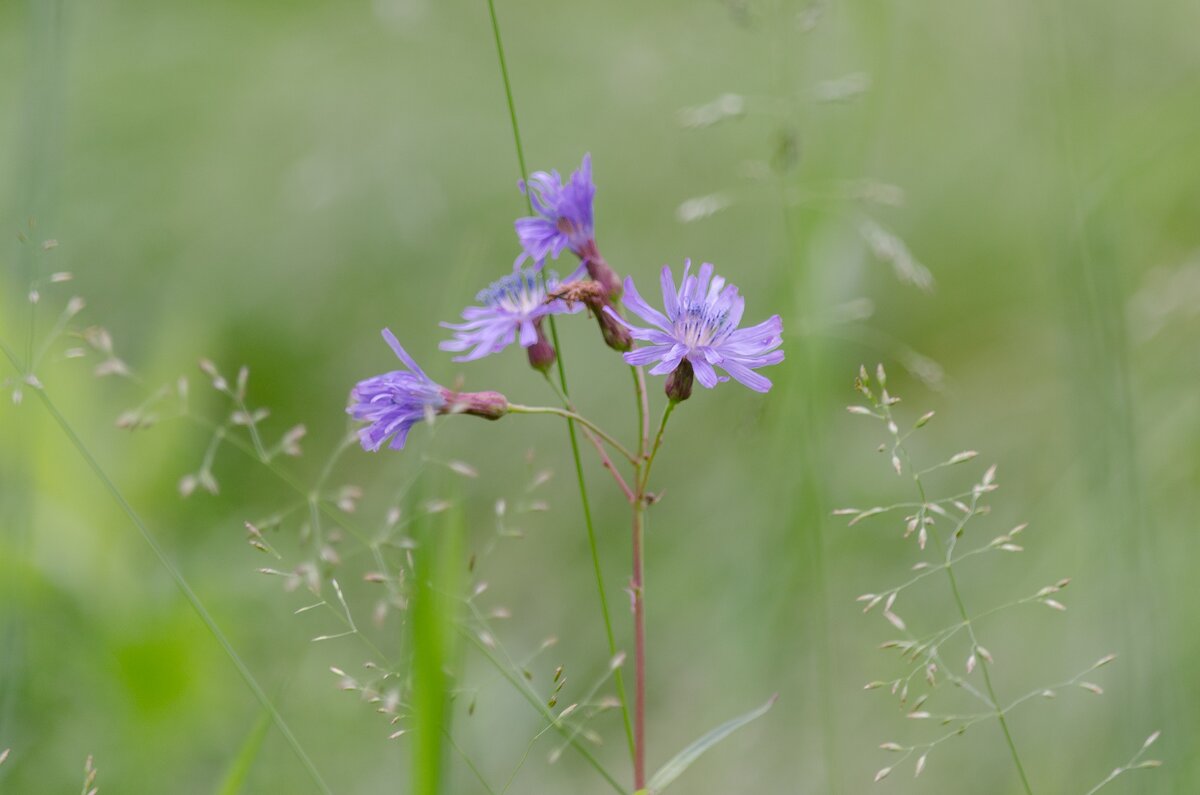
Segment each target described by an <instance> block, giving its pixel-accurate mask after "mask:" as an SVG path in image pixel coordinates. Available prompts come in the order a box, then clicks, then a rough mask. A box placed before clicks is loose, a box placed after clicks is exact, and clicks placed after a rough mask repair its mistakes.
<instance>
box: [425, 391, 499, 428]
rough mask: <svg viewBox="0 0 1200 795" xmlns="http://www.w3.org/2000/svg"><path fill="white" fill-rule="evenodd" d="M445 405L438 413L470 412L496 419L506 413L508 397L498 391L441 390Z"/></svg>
mask: <svg viewBox="0 0 1200 795" xmlns="http://www.w3.org/2000/svg"><path fill="white" fill-rule="evenodd" d="M442 397H443V398H444V399H445V401H446V402H445V405H443V406H442V407H441V408H440V409H439V410H438V412H437V413H438V414H470V415H471V416H473V417H483V418H484V419H485V420H498V419H500V418H501V417H503V416H504V415H505V414H507V413H508V398H506V397H504V395H501V394H500V393H499V392H455V391H453V390H450V389H443V390H442Z"/></svg>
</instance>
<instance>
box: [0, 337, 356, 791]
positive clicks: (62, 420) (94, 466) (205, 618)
mask: <svg viewBox="0 0 1200 795" xmlns="http://www.w3.org/2000/svg"><path fill="white" fill-rule="evenodd" d="M0 350H2V351H3V352H4V355H5V356H6V357H8V360H9V362H10V363H11V364H12V366H13V368H14V369H16V370H17V371H18V372H20V370H21V368H20V365H19V364H18V361H17V358H16V356H15V355H14V354H13V352H12V350H10V349H9V347H8V346H7V345H5V344H4V343H3V342H0ZM33 391H34V392H36V393H37V396H38V398H40V399H41V401H42V405H43V406H45V407H46V410H47V411H48V412H49V413H50V416H51V417H53V418H54V421H55V423H57V424H58V427H59V429H61V430H62V432H63V434H64V435H65V436H66V437H67V439H68V440H69V441H70V442H71V444H72V445H73V446H74V447H75V449H76V451H77V452H78V453H79V455H80V456H81V457H82V458H83V460H84V462H85V463H87V465H88V467H89V468H91V470H92V472H93V473H94V474H95V475H96V477H97V478H98V479H99V480H100V482H101V483H103V484H104V487H105V489H107V490H108V492H109V494H111V495H112V497H113V499H114V500H116V502H117V504H118V505H119V506H120V507H121V510H122V511H124V512H125V515H126V516H127V517H129V521H130V522H132V523H133V525H134V527H136V528H137V530H138V532H139V533H141V536H142V539H143V540H144V541H145V542H146V544H147V545H148V546H149V547H150V549H151V550H152V551H153V552H154V554H155V556H156V557H157V558H158V561H159V563H161V564H162V567H163V568H164V569H166V570H167V573H168V574H170V575H171V579H173V580H174V581H175V585H176V587H178V588H179V591H180V593H182V594H183V596H184V598H185V599H187V601H188V603H189V604H190V605H191V607H192V609H193V610H194V611H195V612H196V615H198V616H199V617H200V620H201V621H202V622H203V623H204V625H205V627H207V628H208V631H209V633H210V634H211V635H212V636H213V637H214V638H215V639H216V641H217V643H218V644H219V645H220V646H221V648H222V649H223V650H224V651H225V654H226V656H228V657H229V659H230V661H231V662H232V663H233V665H234V667H235V668H236V669H237V672H238V673H239V674H240V675H241V677H242V680H243V681H245V683H246V686H247V687H249V688H250V692H251V693H253V694H254V697H255V698H256V699H257V700H258V703H259V704H261V705H262V707H263V709H265V710H266V711H267V712H269V713H270V714H271V720H272V721H273V722H274V723H275V726H276V728H278V729H279V733H280V734H282V735H283V737H284V739H285V740H286V741H287V744H288V745H289V746H291V749H292V752H293V753H295V754H296V757H297V758H298V759H299V760H300V763H301V764H302V765H303V766H304V768H305V770H306V771H307V772H308V775H309V777H310V778H311V779H312V780H313V783H314V784H316V785H317V788H318V789H319V790H320V791H321V792H323V793H326V795H332V792H333V791H332V790H331V789H330V788H329V785H328V784H326V783H325V780H324V779H323V778H321V774H320V772H319V771H318V770H317V767H316V765H315V764H314V763H313V761H312V759H311V758H310V757H309V755H308V754H307V753H306V752H305V750H304V748H303V746H301V745H300V741H299V740H298V739H296V735H295V734H293V733H292V729H291V727H290V726H288V724H287V722H286V721H285V720H284V719H283V715H281V714H280V713H279V710H278V709H276V708H275V705H274V704H273V703H272V702H271V699H270V697H269V696H268V695H267V693H266V691H265V690H263V688H262V686H261V685H260V684H259V683H258V680H257V679H255V678H254V674H252V673H251V672H250V668H249V667H248V666H247V665H246V663H245V662H244V661H243V660H242V658H241V655H239V654H238V653H237V651H236V650H234V648H233V644H232V643H230V641H229V638H227V637H226V636H225V633H224V632H222V631H221V628H220V627H219V626H218V625H217V622H216V620H215V619H214V618H213V617H212V615H211V614H210V613H209V612H208V609H207V608H206V607H205V606H204V603H203V602H201V601H200V597H199V596H197V595H196V592H195V591H193V590H192V587H191V585H189V584H188V581H187V579H185V578H184V576H183V572H181V571H180V570H179V569H178V568H177V567H176V566H175V564H174V563H172V562H171V559H170V558H169V557H168V556H167V552H166V550H165V549H164V548H163V547H162V545H161V544H159V542H158V539H156V538H155V537H154V535H153V534H151V532H150V528H149V527H147V526H146V523H145V522H144V521H143V520H142V517H141V516H140V515H139V514H138V513H137V511H135V510H134V509H133V506H132V505H130V504H129V502H128V501H127V500H126V499H125V495H123V494H122V493H121V491H120V489H118V488H117V486H116V484H115V483H113V481H112V479H111V478H109V476H108V475H107V473H105V471H104V469H103V468H102V467H101V466H100V463H99V462H98V461H97V460H96V458H95V457H94V456H93V455H92V453H91V451H90V450H88V448H87V446H86V445H84V443H83V440H82V439H80V438H79V436H78V435H77V434H76V433H75V430H74V428H72V427H71V425H70V423H68V422H67V419H66V417H64V416H63V415H62V414H61V413H60V412H59V410H58V407H57V406H55V405H54V403H53V402H52V401H51V400H50V396H49V395H47V394H46V391H45V390H44V389H36V390H33Z"/></svg>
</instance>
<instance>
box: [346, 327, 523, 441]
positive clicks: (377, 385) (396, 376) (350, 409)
mask: <svg viewBox="0 0 1200 795" xmlns="http://www.w3.org/2000/svg"><path fill="white" fill-rule="evenodd" d="M383 339H384V340H385V341H386V342H387V344H388V345H389V346H391V349H392V351H393V352H394V353H395V354H396V357H397V358H399V359H400V361H401V362H402V363H403V364H404V366H405V367H406V368H407V369H405V370H393V371H392V372H390V373H384V374H382V375H377V376H373V377H371V378H367V379H365V380H363V381H359V382H358V383H357V384H356V385H355V386H354V389H353V390H351V392H350V405H349V406H347V408H346V413H347V414H349V415H350V416H351V417H353V418H354V419H356V420H358V421H359V422H365V423H368V424H367V425H366V426H365V427H363V428H361V429H359V431H358V439H359V442H361V443H362V446H363V449H364V450H369V451H371V452H374V451H376V450H378V449H379V448H380V447H382V446H383V444H384V442H387V441H388V440H389V439H391V444H390V445H388V446H389V447H391V448H392V449H393V450H400V449H402V448H403V447H404V442H405V440H406V439H407V438H408V432H409V430H411V429H412V426H414V425H416V424H417V423H418V422H420V421H421V420H423V419H426V418H430V417H433V416H434V415H436V414H460V413H461V414H472V415H474V416H477V417H484V418H485V419H490V420H495V419H499V418H500V417H503V416H504V415H505V414H506V413H508V401H507V400H506V399H505V397H504V396H503V395H501V394H500V393H498V392H454V391H452V390H449V389H446V388H445V387H444V386H441V385H439V384H437V383H436V382H434V381H433V379H431V378H430V377H429V376H427V375H425V371H424V370H422V369H421V368H420V367H418V366H417V363H416V362H415V361H413V359H412V357H411V356H409V355H408V352H407V351H406V350H404V348H403V346H401V345H400V342H399V341H398V340H397V339H396V337H395V335H394V334H392V332H391V330H389V329H384V330H383Z"/></svg>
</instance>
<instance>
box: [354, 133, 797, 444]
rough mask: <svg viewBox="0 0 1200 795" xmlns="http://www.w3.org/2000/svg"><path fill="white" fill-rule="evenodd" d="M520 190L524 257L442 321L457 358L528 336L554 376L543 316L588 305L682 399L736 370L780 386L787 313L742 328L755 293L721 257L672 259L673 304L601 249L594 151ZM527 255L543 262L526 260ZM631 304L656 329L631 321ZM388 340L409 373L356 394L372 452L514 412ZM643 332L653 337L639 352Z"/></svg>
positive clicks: (618, 344)
mask: <svg viewBox="0 0 1200 795" xmlns="http://www.w3.org/2000/svg"><path fill="white" fill-rule="evenodd" d="M518 187H519V188H520V190H521V192H522V193H524V194H526V195H527V196H528V198H529V204H530V207H531V208H532V209H533V211H534V212H535V215H534V216H531V217H527V218H518V219H517V221H516V222H515V229H516V233H517V239H518V242H519V243H520V245H521V249H522V251H521V254H520V255H519V256H518V257H517V259H516V263H515V265H514V268H513V271H512V272H511V273H508V274H505V275H503V276H501V277H500V278H498V279H497V280H496V281H494V282H492V283H491V284H490V285H489V286H488V287H486V288H485V289H483V290H482V291H480V292H479V293H478V295H477V296H476V302H477V303H476V304H475V305H472V306H468V307H467V308H466V309H464V310H463V311H462V320H461V322H456V323H443V324H442V326H444V327H445V328H447V329H449V330H450V331H451V332H452V334H451V337H450V339H448V340H445V341H443V342H442V343H441V344H440V347H441V349H442V350H444V351H450V352H453V353H457V354H459V355H458V356H456V357H455V358H454V360H455V361H458V362H469V361H475V360H478V359H482V358H484V357H486V356H491V355H493V354H497V353H500V352H501V351H503V350H504V349H506V348H508V347H509V346H511V345H513V344H514V343H516V344H519V345H520V346H521V347H522V348H524V349H525V350H526V352H527V355H528V358H529V363H530V364H531V365H532V366H533V367H535V368H537V369H540V370H542V371H543V372H547V371H548V370H549V368H550V366H551V365H552V364H553V363H554V361H555V358H556V351H555V350H554V346H553V345H552V344H551V341H550V340H549V339H547V337H546V334H545V333H544V330H543V323H544V322H545V321H546V320H547V318H550V321H549V322H551V323H553V316H554V315H571V314H577V313H579V312H581V311H583V309H584V308H585V307H586V308H587V309H588V310H589V311H590V313H591V314H593V315H594V316H595V318H596V320H597V321H598V323H599V326H600V331H601V334H602V336H603V338H604V341H605V343H606V344H607V345H608V346H609V347H610V348H613V349H615V350H617V351H620V352H622V354H623V356H624V359H625V361H626V362H628V363H629V364H630V365H632V366H634V367H643V366H650V365H652V367H651V369H650V374H651V375H665V376H667V381H666V384H665V391H666V394H667V396H668V398H669V399H670V400H671V401H672V402H673V403H677V402H679V401H682V400H686V399H687V398H688V397H690V395H691V390H692V383H693V381H699V382H700V385H701V386H703V387H706V388H708V389H711V388H713V387H715V386H716V385H717V384H718V383H720V382H722V381H727V380H729V379H730V378H732V379H734V380H736V381H738V382H740V383H741V384H744V385H745V386H747V387H749V388H750V389H753V390H755V391H757V392H766V391H768V390H769V389H770V388H771V381H770V380H769V379H767V378H766V377H764V376H762V375H760V374H759V373H758V372H756V370H758V369H759V368H761V367H765V366H767V365H772V364H778V363H779V362H781V361H783V352H782V351H781V350H779V347H780V345H781V344H782V342H783V336H782V335H783V324H782V321H781V320H780V319H779V316H778V315H774V316H772V317H771V318H769V319H767V320H765V321H763V322H762V323H759V324H757V325H754V326H750V327H748V328H739V327H738V326H739V324H740V323H741V320H742V313H743V310H744V308H745V300H744V299H743V298H742V296H741V295H740V294H739V293H738V290H737V288H736V287H735V286H734V285H732V284H729V283H727V282H726V280H725V279H724V278H722V277H721V276H718V275H715V273H714V268H713V266H712V265H711V264H710V263H707V262H706V263H704V264H703V265H701V266H700V268H699V270H698V271H697V272H696V273H692V269H691V262H690V261H688V262H687V263H686V264H685V265H684V270H683V278H682V281H681V283H680V285H679V286H678V287H676V285H675V280H674V278H673V277H672V275H671V270H670V268H669V267H667V266H663V269H662V274H661V284H662V297H663V311H659V310H658V309H655V308H654V307H652V306H651V305H650V304H649V303H647V302H646V300H645V299H644V298H642V296H641V294H640V293H639V292H638V290H637V287H636V286H635V285H634V282H633V279H632V278H626V279H625V280H624V282H622V281H621V279H620V278H619V277H618V276H617V274H616V273H615V272H614V271H613V270H612V268H611V267H609V265H608V263H607V262H606V261H605V260H604V257H603V256H601V254H600V250H599V248H598V246H597V245H596V236H595V215H594V211H593V203H594V199H595V195H596V186H595V183H594V182H593V181H592V163H591V156H590V155H585V156H584V158H583V162H582V164H581V165H580V167H579V168H578V169H577V170H576V171H574V172H573V173H572V174H571V176H570V179H569V180H567V181H566V182H564V181H563V179H562V177H561V176H560V175H559V173H558V172H557V171H550V172H545V171H538V172H535V173H534V174H533V175H532V176H531V177H530V178H529V181H528V182H527V183H526V182H524V181H522V182H519V183H518ZM564 250H569V251H571V253H573V254H574V255H575V256H576V257H578V259H579V261H580V266H579V268H578V269H577V270H576V271H575V272H574V273H572V274H571V275H570V276H569V277H568V278H567V279H566V280H564V281H560V280H559V279H558V277H557V276H556V275H555V274H554V273H553V272H550V271H549V270H547V269H546V268H545V262H546V259H547V258H551V259H557V258H558V257H559V255H561V254H562V252H563V251H564ZM527 261H528V262H529V263H531V264H529V265H525V263H526V262H527ZM622 303H623V304H624V306H626V307H628V309H629V311H631V312H632V313H633V314H635V315H637V316H638V317H639V318H641V319H642V320H643V321H645V322H646V323H648V324H649V327H640V326H635V325H633V324H632V323H630V322H629V321H628V320H626V319H625V318H624V317H622V315H621V306H622ZM383 336H384V339H385V340H386V341H387V343H388V345H390V346H391V348H392V350H393V351H394V352H395V354H396V356H397V357H399V359H400V361H401V362H402V363H403V364H404V366H405V368H406V369H404V370H397V371H392V372H388V373H384V374H382V375H377V376H374V377H371V378H368V379H366V380H364V381H361V382H360V383H358V384H357V385H356V386H355V387H354V389H353V390H352V391H351V393H350V405H349V407H348V408H347V412H348V413H349V414H350V415H351V416H352V417H353V418H354V419H356V420H358V421H360V422H362V423H365V425H364V426H363V427H362V428H361V429H360V431H359V438H360V440H361V442H362V446H363V447H364V448H365V449H367V450H378V449H380V448H381V447H382V446H383V445H384V444H385V443H387V442H388V441H389V440H390V447H392V448H393V449H400V448H402V447H404V443H405V440H406V439H407V437H408V432H409V430H410V429H411V428H412V426H413V425H415V424H416V423H417V422H420V421H421V420H423V419H428V418H431V417H434V416H436V415H439V414H452V413H466V414H473V415H476V416H482V417H486V418H489V419H497V418H499V417H501V416H503V415H504V414H506V413H508V412H509V411H510V409H511V408H512V407H511V406H510V404H509V403H508V401H507V399H506V398H504V396H503V395H500V394H498V393H495V392H474V393H470V392H466V393H459V392H454V391H451V390H449V389H447V388H445V387H443V386H440V385H439V384H437V383H435V382H434V381H433V380H432V379H430V378H429V377H428V376H427V375H426V374H425V372H424V371H423V370H421V368H420V367H418V366H417V364H416V362H415V361H413V359H412V358H411V357H410V356H409V355H408V353H407V352H406V351H405V350H404V348H403V347H402V346H401V345H400V343H399V342H398V341H397V340H396V338H395V337H394V336H393V335H392V333H391V332H390V331H387V330H386V329H385V330H384V332H383ZM635 340H636V341H638V342H642V343H645V345H644V346H643V347H638V348H635V347H634V344H633V343H634V341H635ZM717 368H719V369H720V370H721V371H723V373H725V374H724V375H722V374H719V373H718V372H717Z"/></svg>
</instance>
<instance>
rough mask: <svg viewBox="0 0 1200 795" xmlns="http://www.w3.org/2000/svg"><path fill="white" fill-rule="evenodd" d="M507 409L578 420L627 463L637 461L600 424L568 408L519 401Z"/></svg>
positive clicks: (519, 412) (635, 463) (516, 412)
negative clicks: (610, 446) (529, 404)
mask: <svg viewBox="0 0 1200 795" xmlns="http://www.w3.org/2000/svg"><path fill="white" fill-rule="evenodd" d="M508 410H509V411H510V412H512V413H513V414H555V415H557V416H559V417H566V418H567V419H568V420H571V421H572V422H578V423H579V424H580V425H582V426H584V427H585V428H587V429H589V430H590V431H591V432H592V433H594V434H596V435H597V436H599V437H600V438H601V439H603V440H604V441H606V442H608V443H609V444H610V445H612V448H613V449H614V450H616V451H617V452H618V453H620V454H621V455H623V456H625V458H626V459H627V460H628V461H629V463H631V464H633V465H635V466H636V465H637V463H638V460H637V459H636V458H634V455H633V453H631V452H629V451H628V450H626V449H625V445H623V444H621V443H620V442H618V441H617V440H616V439H614V438H613V437H612V435H611V434H610V433H608V432H607V431H605V430H603V429H602V428H600V426H598V425H596V424H595V423H594V422H592V421H591V420H589V419H588V418H587V417H584V416H582V415H579V414H576V413H575V412H573V411H570V410H568V409H560V408H558V407H557V406H522V405H521V404H520V403H510V404H509V405H508Z"/></svg>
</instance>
